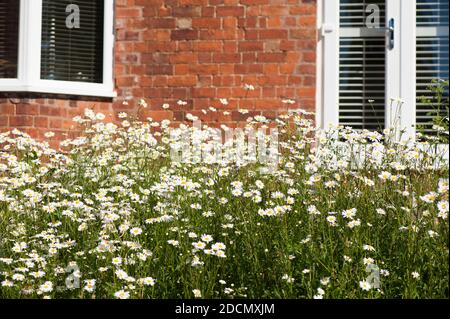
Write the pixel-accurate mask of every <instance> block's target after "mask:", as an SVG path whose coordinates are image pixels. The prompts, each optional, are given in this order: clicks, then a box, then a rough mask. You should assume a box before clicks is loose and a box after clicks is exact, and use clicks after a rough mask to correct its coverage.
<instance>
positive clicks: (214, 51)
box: [0, 0, 317, 139]
mask: <svg viewBox="0 0 450 319" xmlns="http://www.w3.org/2000/svg"><path fill="white" fill-rule="evenodd" d="M116 31H117V34H116V52H115V81H116V89H117V93H118V97H117V98H116V99H114V100H108V99H93V98H83V97H69V96H56V95H42V94H24V93H22V94H13V93H8V94H6V93H1V94H0V128H3V129H5V128H6V127H17V128H19V129H22V130H25V131H27V132H29V133H31V134H32V135H34V136H37V137H42V136H43V134H44V133H45V132H47V131H53V132H56V133H57V138H58V139H61V138H63V137H64V136H65V135H64V134H67V133H68V132H70V131H72V130H74V129H75V128H74V127H73V123H72V122H71V118H72V117H73V116H75V115H76V114H80V113H81V112H82V111H83V109H84V108H86V107H92V106H95V109H96V110H100V111H102V112H103V113H105V114H106V115H110V116H111V117H115V116H116V114H117V113H118V112H120V111H130V109H133V108H135V107H136V104H137V102H138V100H139V99H140V98H144V99H145V100H146V101H147V103H148V104H149V107H148V108H147V109H146V110H144V112H143V114H141V115H142V116H143V117H148V116H150V117H152V118H153V119H157V120H160V119H162V118H168V119H175V120H176V121H183V120H184V119H185V116H186V114H187V113H191V114H194V115H197V116H199V117H200V118H201V119H202V120H203V121H205V122H209V123H212V122H220V123H232V122H235V121H239V120H242V119H243V116H242V115H241V113H239V112H238V111H237V110H238V109H239V108H245V109H248V110H250V111H251V113H250V114H255V113H257V114H263V115H266V116H275V115H276V114H277V112H279V111H281V110H285V109H286V105H283V104H282V103H281V99H283V98H291V99H294V100H296V101H297V102H298V105H299V106H300V107H302V108H306V109H311V110H312V109H313V108H314V102H315V101H314V97H315V76H316V66H315V61H316V41H317V40H316V37H317V36H316V0H116ZM244 84H251V85H253V86H254V87H255V90H254V91H246V90H245V89H244ZM219 98H227V99H228V100H229V105H227V106H224V105H221V104H220V102H219V101H218V99H219ZM179 99H182V100H185V101H187V102H188V104H187V105H186V106H182V107H180V106H178V105H177V104H176V102H177V101H178V100H179ZM124 101H128V103H124ZM163 103H169V104H170V106H171V108H170V109H169V110H164V109H163V108H162V104H163ZM127 104H128V105H127ZM209 106H215V107H217V108H218V109H220V110H228V111H229V112H230V114H229V115H223V112H216V113H208V114H206V115H205V114H203V113H202V112H201V110H202V109H204V108H208V107H209ZM296 107H298V106H296ZM246 116H248V115H246ZM246 116H245V117H246Z"/></svg>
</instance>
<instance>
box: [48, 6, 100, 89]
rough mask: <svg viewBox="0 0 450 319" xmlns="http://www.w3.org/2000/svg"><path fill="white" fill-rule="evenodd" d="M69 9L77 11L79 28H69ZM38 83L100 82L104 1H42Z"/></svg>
mask: <svg viewBox="0 0 450 319" xmlns="http://www.w3.org/2000/svg"><path fill="white" fill-rule="evenodd" d="M69 5H77V6H78V7H79V9H80V28H68V27H67V25H66V18H67V16H68V15H69V14H70V12H69V13H67V12H66V8H67V6H69ZM42 6H43V7H42V45H41V79H43V80H59V81H75V82H90V83H101V82H102V81H103V22H104V0H43V1H42Z"/></svg>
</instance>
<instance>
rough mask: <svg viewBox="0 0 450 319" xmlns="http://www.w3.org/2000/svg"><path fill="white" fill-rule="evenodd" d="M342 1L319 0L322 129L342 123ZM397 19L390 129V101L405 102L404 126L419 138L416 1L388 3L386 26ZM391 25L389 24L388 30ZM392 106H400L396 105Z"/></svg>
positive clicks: (389, 75) (390, 62) (390, 60)
mask: <svg viewBox="0 0 450 319" xmlns="http://www.w3.org/2000/svg"><path fill="white" fill-rule="evenodd" d="M339 4H340V1H339V0H319V3H318V28H319V30H320V32H319V41H318V47H317V50H318V54H317V65H318V66H319V67H318V76H317V96H316V98H317V102H316V123H317V125H318V126H319V127H321V128H327V127H329V126H330V125H333V126H335V125H337V124H338V123H339V38H340V27H339V18H340V5H339ZM392 18H393V19H394V23H395V25H394V47H393V48H392V49H386V98H385V105H386V112H385V114H386V123H385V124H386V127H391V126H392V125H393V124H394V122H395V120H394V117H395V110H391V103H390V102H389V101H390V99H391V98H392V99H396V100H401V101H403V106H402V107H401V110H400V111H401V114H400V115H401V116H400V118H401V123H399V124H400V126H401V127H403V128H406V129H407V133H408V134H405V135H407V136H409V137H414V136H415V122H416V120H415V116H416V90H415V88H416V64H415V62H416V34H415V32H416V31H415V29H416V28H415V26H416V0H386V24H389V21H390V19H392ZM387 26H388V25H386V27H387ZM392 104H395V105H396V104H397V102H393V103H392Z"/></svg>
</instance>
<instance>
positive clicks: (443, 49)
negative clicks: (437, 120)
mask: <svg viewBox="0 0 450 319" xmlns="http://www.w3.org/2000/svg"><path fill="white" fill-rule="evenodd" d="M416 12H417V22H416V23H417V28H416V36H417V58H416V71H417V81H416V83H417V84H416V92H417V104H416V123H417V125H419V126H422V127H423V128H424V129H425V131H426V132H428V133H430V132H432V125H433V121H432V118H433V115H434V114H436V113H435V112H434V108H433V107H432V106H430V105H429V104H424V103H423V102H422V97H428V98H430V97H431V96H430V92H429V90H428V86H429V85H430V84H431V82H432V81H433V80H437V79H444V80H448V79H449V71H448V69H449V31H448V28H449V3H448V0H417V2H416ZM448 96H449V95H448V90H447V91H446V92H445V93H444V99H446V101H447V102H446V103H447V104H448ZM442 115H443V113H442Z"/></svg>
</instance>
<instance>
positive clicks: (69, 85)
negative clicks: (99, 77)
mask: <svg viewBox="0 0 450 319" xmlns="http://www.w3.org/2000/svg"><path fill="white" fill-rule="evenodd" d="M13 81H14V80H13ZM8 82H10V83H2V80H0V92H11V93H12V92H15V93H16V92H21V93H22V92H29V93H48V94H61V95H77V96H92V97H105V98H114V97H117V93H116V92H115V91H114V90H113V88H112V86H108V85H105V84H97V83H78V82H77V83H74V82H65V81H44V80H41V81H39V82H40V83H39V84H31V85H24V84H14V83H11V82H12V81H8ZM17 82H18V81H17Z"/></svg>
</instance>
